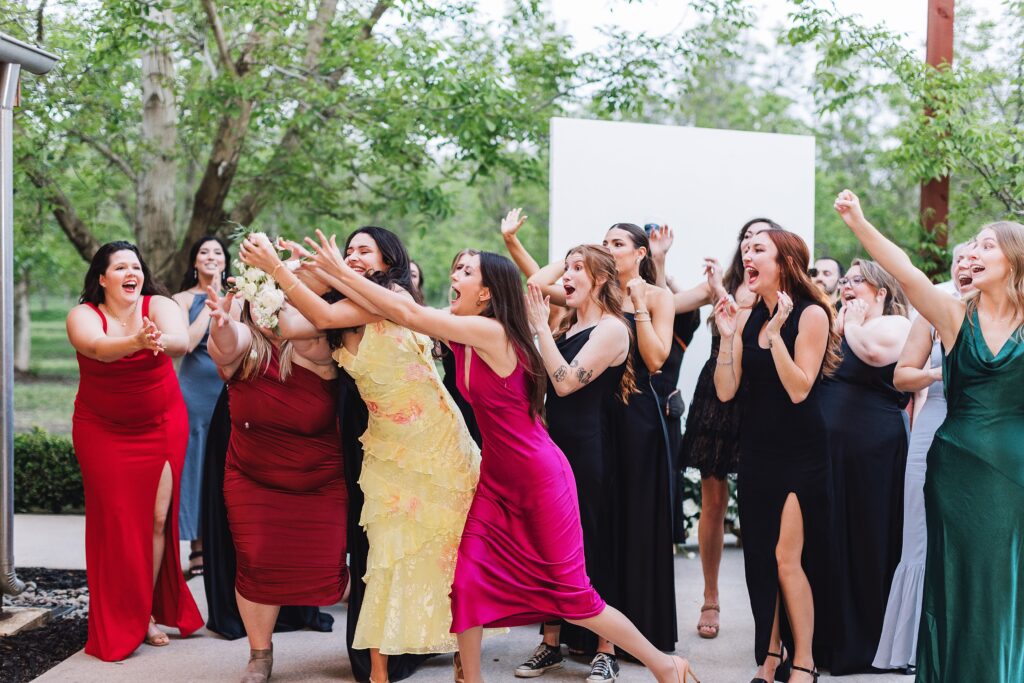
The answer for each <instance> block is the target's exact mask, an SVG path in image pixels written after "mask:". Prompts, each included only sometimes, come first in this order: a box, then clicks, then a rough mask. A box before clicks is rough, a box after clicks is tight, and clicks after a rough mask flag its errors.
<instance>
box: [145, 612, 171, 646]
mask: <svg viewBox="0 0 1024 683" xmlns="http://www.w3.org/2000/svg"><path fill="white" fill-rule="evenodd" d="M149 623H150V625H151V626H156V618H155V617H150V618H149ZM144 642H145V643H146V645H152V646H153V647H164V646H165V645H170V644H171V639H170V637H169V636H168V635H167V634H166V633H164V632H163V631H161V630H160V629H159V628H157V630H156V633H150V632H149V628H148V627H147V628H146V638H145V640H144Z"/></svg>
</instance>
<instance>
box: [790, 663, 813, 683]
mask: <svg viewBox="0 0 1024 683" xmlns="http://www.w3.org/2000/svg"><path fill="white" fill-rule="evenodd" d="M793 671H803V672H804V673H805V674H811V678H812V680H813V681H814V683H818V670H817V669H805V668H804V667H802V666H797V665H796V664H794V665H793Z"/></svg>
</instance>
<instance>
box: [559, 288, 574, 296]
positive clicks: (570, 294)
mask: <svg viewBox="0 0 1024 683" xmlns="http://www.w3.org/2000/svg"><path fill="white" fill-rule="evenodd" d="M562 286H563V287H565V295H566V296H572V293H573V292H575V291H576V288H575V287H573V286H572V285H562Z"/></svg>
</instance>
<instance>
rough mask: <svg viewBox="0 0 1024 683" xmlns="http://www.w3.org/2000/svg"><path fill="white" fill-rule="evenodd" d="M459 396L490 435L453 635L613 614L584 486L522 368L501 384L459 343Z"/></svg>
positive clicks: (464, 545)
mask: <svg viewBox="0 0 1024 683" xmlns="http://www.w3.org/2000/svg"><path fill="white" fill-rule="evenodd" d="M451 347H452V351H453V353H454V355H455V371H456V372H457V373H458V376H457V383H458V387H459V391H460V392H462V395H463V396H465V397H466V400H467V401H469V403H470V404H471V405H472V406H473V412H474V414H475V415H476V419H477V423H478V424H479V426H480V434H481V436H482V437H483V449H482V460H481V464H480V483H479V484H478V485H477V489H476V496H475V497H474V498H473V504H472V506H471V507H470V509H469V516H468V517H467V519H466V528H465V530H464V531H463V533H462V542H461V544H460V545H459V555H458V561H457V562H456V565H455V582H454V584H453V585H452V593H451V599H452V633H461V632H463V631H465V630H467V629H470V628H473V627H475V626H484V627H502V626H521V625H523V624H535V623H538V622H541V621H546V620H549V619H552V618H562V619H587V618H589V617H594V616H597V615H598V614H600V613H601V611H602V610H604V607H605V603H604V600H602V599H601V596H600V595H598V594H597V591H595V590H594V588H593V586H591V585H590V579H589V578H588V577H587V569H586V566H585V564H584V557H583V531H582V528H581V526H580V510H579V503H578V502H577V498H576V480H575V479H574V478H573V475H572V469H571V468H570V467H569V463H568V462H567V461H566V459H565V455H563V454H562V451H561V450H559V448H558V446H556V445H555V444H554V442H553V441H552V440H551V437H550V436H548V432H547V430H546V429H544V425H543V424H541V422H540V420H539V419H538V418H536V417H531V416H530V413H529V403H530V399H529V391H528V388H527V383H526V375H525V371H524V369H523V366H522V364H519V365H517V366H516V369H515V370H514V371H513V372H512V374H511V375H509V376H508V377H506V378H502V377H499V376H498V375H497V374H496V373H495V372H494V371H493V370H491V368H490V367H489V366H488V365H487V363H485V362H484V361H483V360H481V359H480V358H478V357H477V354H475V353H474V354H472V358H471V360H470V370H469V386H468V387H467V386H466V376H465V374H466V373H465V356H466V348H465V346H463V345H461V344H456V343H452V344H451Z"/></svg>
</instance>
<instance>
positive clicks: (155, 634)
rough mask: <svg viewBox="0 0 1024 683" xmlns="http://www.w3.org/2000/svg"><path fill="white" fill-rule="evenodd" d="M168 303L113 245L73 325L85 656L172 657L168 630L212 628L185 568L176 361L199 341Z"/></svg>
mask: <svg viewBox="0 0 1024 683" xmlns="http://www.w3.org/2000/svg"><path fill="white" fill-rule="evenodd" d="M161 291H162V290H161V288H160V287H159V285H157V284H156V282H155V281H154V280H153V278H152V277H151V276H150V274H149V269H148V268H147V267H146V264H145V263H144V262H143V261H142V258H141V257H140V255H139V250H138V248H137V247H136V246H135V245H134V244H131V243H129V242H111V243H109V244H105V245H103V246H102V247H100V249H99V251H97V252H96V255H95V256H93V259H92V262H91V263H90V264H89V271H88V272H87V273H86V275H85V287H84V288H83V290H82V296H81V299H80V302H81V303H80V304H79V305H78V306H75V307H74V308H73V309H71V312H70V313H69V314H68V320H67V328H68V338H69V339H70V341H71V345H72V346H74V347H75V351H76V352H77V356H78V367H79V372H80V378H81V379H80V383H79V387H78V396H77V397H76V398H75V413H74V417H73V427H72V438H73V440H74V445H75V456H76V457H77V458H78V464H79V466H80V467H81V468H82V483H83V484H84V486H85V562H86V568H87V570H88V582H89V596H90V604H89V639H88V641H87V642H86V644H85V651H86V652H87V653H89V654H91V655H93V656H95V657H99V658H100V659H103V660H105V661H117V660H120V659H124V658H125V657H127V656H128V655H130V654H131V653H132V652H134V651H135V648H137V647H138V646H139V644H140V643H142V642H143V640H145V642H147V643H149V644H150V645H158V646H159V645H167V644H168V642H169V640H168V638H167V635H166V634H164V633H163V632H162V631H161V630H160V629H159V628H157V626H156V624H157V623H161V624H167V625H170V626H174V627H176V628H177V629H178V630H179V631H180V632H181V635H183V636H187V635H188V634H190V633H192V632H193V631H195V630H196V629H198V628H200V627H201V626H202V625H203V619H202V616H201V615H200V614H199V610H198V608H197V607H196V604H195V601H193V599H192V594H191V593H190V592H189V590H188V587H187V586H186V585H185V580H184V577H183V576H182V573H181V562H180V558H179V556H178V487H179V484H180V482H181V470H182V467H183V465H184V461H185V445H186V443H187V441H188V417H187V413H186V411H185V402H184V400H182V397H181V390H180V389H179V388H178V378H177V377H176V376H175V374H174V366H173V364H172V363H171V357H172V356H175V357H176V356H181V355H182V354H184V353H185V351H186V349H187V344H188V335H187V332H186V329H185V321H184V319H183V318H182V316H181V311H180V310H179V309H178V306H177V304H175V303H174V302H173V301H171V300H170V299H168V298H167V297H165V296H158V294H160V292H161ZM155 295H156V296H155ZM147 629H148V630H147Z"/></svg>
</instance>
